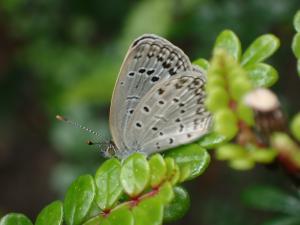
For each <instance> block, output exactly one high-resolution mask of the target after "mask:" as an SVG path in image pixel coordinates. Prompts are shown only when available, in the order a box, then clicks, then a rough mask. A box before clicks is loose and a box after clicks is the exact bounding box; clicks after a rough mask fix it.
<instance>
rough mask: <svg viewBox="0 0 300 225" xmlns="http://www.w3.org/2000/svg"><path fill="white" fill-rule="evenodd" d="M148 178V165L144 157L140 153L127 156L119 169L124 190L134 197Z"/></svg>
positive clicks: (143, 186)
mask: <svg viewBox="0 0 300 225" xmlns="http://www.w3.org/2000/svg"><path fill="white" fill-rule="evenodd" d="M149 178H150V167H149V163H148V161H147V160H146V157H145V156H144V155H142V154H140V153H134V154H132V155H131V156H129V157H128V158H127V159H126V160H125V161H124V164H123V166H122V169H121V176H120V179H121V184H122V186H123V188H124V190H125V192H126V193H127V194H128V195H129V196H131V197H136V196H138V195H139V194H140V193H142V192H143V191H144V189H145V188H146V187H147V185H148V182H149Z"/></svg>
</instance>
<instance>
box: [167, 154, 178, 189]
mask: <svg viewBox="0 0 300 225" xmlns="http://www.w3.org/2000/svg"><path fill="white" fill-rule="evenodd" d="M165 162H166V167H167V174H166V178H167V180H169V181H170V182H171V184H173V185H174V184H176V183H177V182H178V181H179V178H180V170H179V167H178V165H177V164H176V163H175V160H174V159H173V158H170V157H166V158H165Z"/></svg>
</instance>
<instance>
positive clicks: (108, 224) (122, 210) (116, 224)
mask: <svg viewBox="0 0 300 225" xmlns="http://www.w3.org/2000/svg"><path fill="white" fill-rule="evenodd" d="M102 224H103V225H120V224H122V225H134V224H135V223H134V217H133V214H132V213H131V211H130V209H128V207H127V206H121V207H119V208H117V209H115V210H113V211H112V212H110V213H109V215H108V216H107V217H106V218H105V220H104V221H103V223H102ZM102 224H101V225H102Z"/></svg>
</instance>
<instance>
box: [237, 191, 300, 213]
mask: <svg viewBox="0 0 300 225" xmlns="http://www.w3.org/2000/svg"><path fill="white" fill-rule="evenodd" d="M243 199H244V201H245V202H246V203H247V204H248V205H249V206H252V207H254V208H257V209H262V210H267V211H273V212H281V213H285V214H287V215H295V216H299V215H300V199H297V198H296V197H294V196H291V195H288V194H286V193H284V192H282V191H281V190H279V189H276V188H274V187H268V186H254V187H251V188H249V189H248V190H247V191H245V193H244V194H243Z"/></svg>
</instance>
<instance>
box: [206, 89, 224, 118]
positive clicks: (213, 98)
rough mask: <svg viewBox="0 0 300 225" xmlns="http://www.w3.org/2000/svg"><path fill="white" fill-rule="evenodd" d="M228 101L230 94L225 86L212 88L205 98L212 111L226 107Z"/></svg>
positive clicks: (208, 107)
mask: <svg viewBox="0 0 300 225" xmlns="http://www.w3.org/2000/svg"><path fill="white" fill-rule="evenodd" d="M228 103H229V95H228V93H227V91H226V90H225V88H223V87H215V88H213V89H211V90H210V91H209V95H208V97H207V98H206V100H205V105H206V107H207V109H208V110H209V111H210V112H217V111H218V110H219V109H222V108H226V107H227V106H228Z"/></svg>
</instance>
